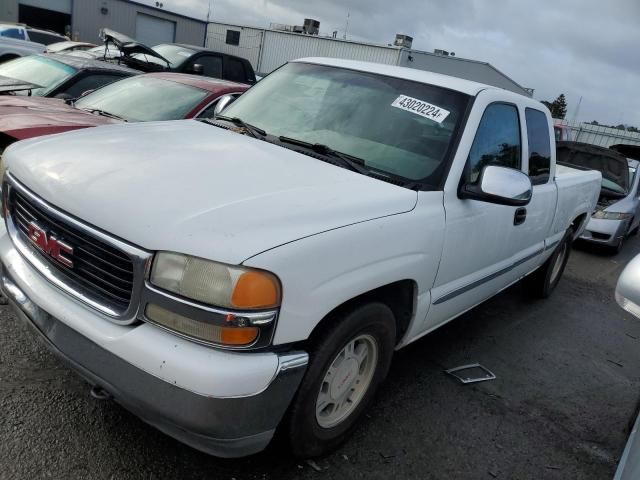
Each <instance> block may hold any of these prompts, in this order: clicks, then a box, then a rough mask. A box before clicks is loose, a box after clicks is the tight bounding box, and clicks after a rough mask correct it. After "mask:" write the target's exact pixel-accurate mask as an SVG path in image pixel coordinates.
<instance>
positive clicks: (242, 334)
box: [220, 327, 258, 346]
mask: <svg viewBox="0 0 640 480" xmlns="http://www.w3.org/2000/svg"><path fill="white" fill-rule="evenodd" d="M256 338H258V329H257V328H256V327H243V328H237V327H222V328H221V329H220V339H221V341H222V344H223V345H234V346H241V345H249V344H251V343H253V342H254V341H255V340H256Z"/></svg>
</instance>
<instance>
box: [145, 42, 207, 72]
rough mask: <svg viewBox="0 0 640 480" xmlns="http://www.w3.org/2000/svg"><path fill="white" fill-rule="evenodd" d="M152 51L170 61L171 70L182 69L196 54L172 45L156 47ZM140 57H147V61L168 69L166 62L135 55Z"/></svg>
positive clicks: (188, 49)
mask: <svg viewBox="0 0 640 480" xmlns="http://www.w3.org/2000/svg"><path fill="white" fill-rule="evenodd" d="M152 50H153V51H154V52H156V53H159V54H160V55H162V56H163V57H164V58H166V59H167V60H169V63H170V64H171V65H170V66H171V68H178V67H180V66H181V65H182V64H183V63H184V62H186V61H187V60H188V59H189V58H190V57H191V56H192V55H193V54H194V53H196V52H195V51H194V50H191V49H190V48H185V47H181V46H180V45H171V44H162V45H156V46H155V47H153V48H152ZM138 55H140V56H143V57H145V58H146V60H147V61H149V62H153V63H157V64H158V65H162V66H163V67H166V65H167V64H166V63H165V62H163V61H162V60H160V59H159V58H155V57H150V56H148V55H143V54H141V53H139V54H136V55H134V57H137V56H138Z"/></svg>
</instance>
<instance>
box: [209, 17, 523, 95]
mask: <svg viewBox="0 0 640 480" xmlns="http://www.w3.org/2000/svg"><path fill="white" fill-rule="evenodd" d="M206 46H207V47H208V48H211V49H213V50H217V51H219V52H223V53H229V54H232V55H237V56H240V57H244V58H246V59H247V60H249V61H250V62H251V64H252V65H253V68H254V70H255V71H256V72H259V73H261V74H267V73H270V72H272V71H273V70H275V69H276V68H278V67H280V66H281V65H283V64H284V63H286V62H288V61H290V60H294V59H296V58H302V57H331V58H344V59H349V60H362V61H366V62H376V63H384V64H387V65H400V66H404V67H411V68H417V69H421V70H428V71H432V72H437V73H443V74H446V75H452V76H455V77H459V78H465V79H468V80H474V81H476V82H481V83H486V84H489V85H494V86H497V87H501V88H504V89H506V90H511V91H514V92H516V93H520V94H523V95H527V96H531V95H532V91H531V90H529V89H526V88H524V87H522V86H521V85H519V84H518V83H517V82H516V81H515V80H513V79H511V78H509V77H508V76H507V75H505V74H504V73H502V72H501V71H499V70H498V69H497V68H495V67H493V66H492V65H491V64H489V63H486V62H480V61H476V60H469V59H465V58H459V57H453V56H443V55H437V54H434V53H429V52H424V51H420V50H413V49H409V48H406V47H398V46H389V45H379V44H374V43H364V42H356V41H350V40H342V39H338V38H332V37H323V36H317V35H304V34H300V33H293V32H286V31H282V30H273V29H265V28H254V27H247V26H241V25H230V24H225V23H209V25H208V27H207V42H206Z"/></svg>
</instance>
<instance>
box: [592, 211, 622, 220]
mask: <svg viewBox="0 0 640 480" xmlns="http://www.w3.org/2000/svg"><path fill="white" fill-rule="evenodd" d="M593 218H595V219H596V220H627V219H629V218H631V214H630V213H617V212H605V211H604V210H598V211H597V212H596V213H594V214H593Z"/></svg>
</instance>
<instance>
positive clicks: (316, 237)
mask: <svg viewBox="0 0 640 480" xmlns="http://www.w3.org/2000/svg"><path fill="white" fill-rule="evenodd" d="M221 104H228V100H225V101H224V102H222V101H221ZM3 162H4V167H5V168H6V173H5V174H4V188H3V208H2V212H3V213H4V216H5V220H6V230H7V231H6V233H4V234H2V236H0V262H1V266H2V272H3V273H2V290H3V292H4V294H5V295H6V296H7V297H8V298H9V300H10V302H11V303H12V305H13V307H14V308H15V310H16V312H17V313H18V314H19V315H20V316H21V317H22V318H23V319H24V321H25V322H27V323H28V324H30V325H32V326H34V327H35V328H36V331H38V332H39V334H40V335H41V336H42V337H43V338H44V339H45V341H47V342H48V343H49V345H50V346H51V348H52V349H53V350H54V351H56V352H57V353H58V354H60V355H61V356H62V357H63V358H65V359H67V360H68V361H69V363H70V364H71V365H72V366H73V367H74V368H75V369H76V370H78V371H79V372H80V374H81V375H83V376H84V377H85V378H86V379H87V380H88V381H89V382H90V383H91V384H93V385H94V393H96V394H97V395H98V396H106V395H107V394H108V395H109V396H112V397H113V398H114V399H115V400H116V401H117V402H119V403H120V404H122V405H124V406H125V407H126V408H128V409H130V410H131V411H133V412H135V413H136V414H137V415H139V416H140V417H142V418H143V419H144V420H145V421H146V422H148V423H150V424H152V425H155V426H156V427H157V428H159V429H160V430H162V431H163V432H165V433H167V434H169V435H171V436H173V437H175V438H177V439H179V440H181V441H183V442H185V443H187V444H189V445H191V446H193V447H195V448H197V449H200V450H202V451H205V452H209V453H212V454H215V455H219V456H225V457H234V456H241V455H248V454H251V453H255V452H257V451H259V450H261V449H263V448H264V447H265V446H266V445H267V444H268V443H269V441H270V440H271V438H272V436H273V434H274V432H275V430H276V428H277V427H279V426H280V428H281V431H282V432H283V434H284V435H286V436H288V438H289V440H290V442H291V448H292V450H293V452H294V453H295V454H296V455H300V456H304V457H310V456H316V455H321V454H324V453H326V452H327V451H328V450H330V449H331V448H334V447H335V446H336V445H338V444H339V443H340V442H341V441H343V440H344V439H345V438H346V437H347V436H348V435H349V433H350V432H351V431H352V429H353V427H354V425H355V423H356V420H357V419H358V417H359V416H360V415H361V414H362V412H363V410H364V409H365V408H366V406H367V404H369V403H370V401H371V399H372V397H373V395H374V392H375V390H376V388H377V387H378V386H379V385H380V383H381V382H382V381H383V379H384V378H385V376H386V375H387V372H388V369H389V365H390V363H391V359H392V356H393V352H394V351H395V350H397V349H399V348H402V347H404V346H405V345H407V344H409V343H411V342H413V341H415V340H417V339H419V338H420V337H422V336H424V335H426V334H428V333H429V332H430V331H432V330H434V329H435V328H438V327H439V326H441V325H443V324H445V323H447V322H448V321H450V320H452V319H453V318H455V317H457V316H458V315H460V314H462V313H463V312H465V311H467V310H469V309H471V308H472V307H473V306H475V305H477V304H479V303H481V302H483V301H484V300H486V299H488V298H490V297H492V296H493V295H495V294H496V293H498V292H500V291H501V290H503V289H505V288H506V287H508V286H509V285H511V284H513V283H514V282H517V281H519V280H520V279H522V278H523V277H525V276H527V275H529V274H530V275H529V277H528V282H529V286H530V289H531V292H532V293H533V294H536V295H538V296H543V297H544V296H547V295H549V294H550V293H551V291H552V290H553V289H554V287H555V286H556V285H557V284H558V281H559V280H560V277H561V275H562V272H563V269H564V266H565V264H566V262H567V259H568V256H569V250H570V247H571V243H572V242H573V240H574V239H575V238H576V237H578V236H579V235H580V234H581V232H582V230H583V228H584V225H585V223H586V221H587V220H588V219H589V217H590V215H591V213H592V211H593V209H594V206H595V204H596V201H597V198H598V193H599V191H600V181H601V176H600V173H599V172H592V171H579V170H574V169H571V168H567V167H556V164H555V141H554V135H553V124H552V120H551V117H550V115H549V112H548V110H547V109H546V108H545V107H544V106H543V105H542V104H540V103H538V102H536V101H534V100H532V99H530V98H527V97H524V96H520V95H517V94H515V93H512V92H509V91H506V90H502V89H499V88H494V87H490V86H487V85H482V84H479V83H474V82H470V81H467V80H461V79H458V78H454V77H449V76H443V75H438V74H434V73H429V72H425V71H420V70H415V69H407V68H401V67H392V66H385V65H378V64H370V63H361V62H354V61H344V60H333V59H305V60H299V61H295V62H292V63H289V64H287V65H285V66H284V67H282V68H281V69H279V70H277V71H276V72H274V73H272V74H271V75H269V76H268V77H266V78H264V79H263V80H262V81H260V82H259V83H258V84H256V85H255V86H254V87H252V88H251V89H250V90H249V91H248V92H247V93H246V94H245V95H243V96H242V97H240V99H239V100H237V101H235V102H234V103H232V104H230V105H229V106H227V108H226V109H225V110H224V111H223V113H222V115H220V116H218V117H217V119H215V120H207V121H178V122H164V123H152V124H139V125H122V126H105V127H101V128H96V129H91V130H85V131H76V132H70V133H66V134H63V135H53V136H47V137H41V138H38V139H34V140H27V141H23V142H18V143H15V144H13V145H11V146H10V147H8V148H7V149H6V150H5V152H4V157H3ZM523 341H526V339H523ZM105 392H107V393H105ZM425 395H428V392H427V391H425ZM397 414H398V415H403V414H404V412H402V411H399V412H398V413H397ZM406 414H411V413H410V412H406Z"/></svg>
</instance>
